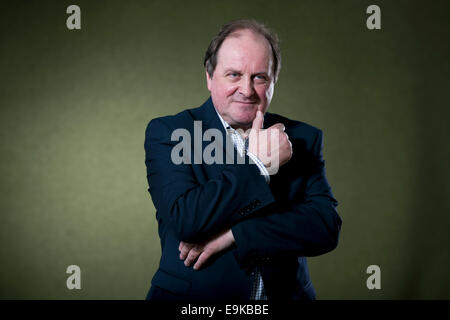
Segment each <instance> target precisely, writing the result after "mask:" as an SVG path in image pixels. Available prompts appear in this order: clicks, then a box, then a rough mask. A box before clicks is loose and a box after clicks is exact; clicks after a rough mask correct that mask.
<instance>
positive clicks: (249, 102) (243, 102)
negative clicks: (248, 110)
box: [234, 101, 256, 104]
mask: <svg viewBox="0 0 450 320" xmlns="http://www.w3.org/2000/svg"><path fill="white" fill-rule="evenodd" d="M234 102H236V103H242V104H255V103H256V101H234Z"/></svg>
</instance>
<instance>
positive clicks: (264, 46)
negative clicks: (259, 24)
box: [217, 30, 272, 72]
mask: <svg viewBox="0 0 450 320" xmlns="http://www.w3.org/2000/svg"><path fill="white" fill-rule="evenodd" d="M271 62H272V49H271V46H270V43H269V41H267V39H266V38H265V37H264V36H262V35H260V34H256V33H254V32H253V31H250V30H238V31H235V32H233V33H232V34H230V35H229V36H228V37H227V38H226V39H225V40H224V41H223V43H222V45H221V47H220V49H219V52H218V55H217V66H221V67H222V68H239V69H242V68H244V69H247V68H250V69H264V71H266V72H267V71H268V68H269V67H270V65H271Z"/></svg>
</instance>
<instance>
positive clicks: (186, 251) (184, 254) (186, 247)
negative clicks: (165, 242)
mask: <svg viewBox="0 0 450 320" xmlns="http://www.w3.org/2000/svg"><path fill="white" fill-rule="evenodd" d="M183 244H184V245H183V248H181V252H180V259H181V260H184V259H186V257H187V255H188V254H189V251H190V250H191V249H192V247H193V246H194V245H193V244H190V243H183Z"/></svg>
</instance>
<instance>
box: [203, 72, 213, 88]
mask: <svg viewBox="0 0 450 320" xmlns="http://www.w3.org/2000/svg"><path fill="white" fill-rule="evenodd" d="M205 73H206V86H207V87H208V90H209V91H210V92H211V86H212V83H211V82H212V79H211V77H210V76H209V73H208V71H206V70H205Z"/></svg>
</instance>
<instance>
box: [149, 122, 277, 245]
mask: <svg viewBox="0 0 450 320" xmlns="http://www.w3.org/2000/svg"><path fill="white" fill-rule="evenodd" d="M171 134H172V129H171V128H170V121H166V120H165V119H164V118H158V119H154V120H152V121H151V122H150V123H149V125H148V126H147V129H146V138H145V154H146V157H145V163H146V167H147V180H148V185H149V189H148V191H149V192H150V194H151V196H152V200H153V203H154V205H155V208H156V210H157V218H158V220H162V221H163V222H164V223H165V224H166V225H167V226H169V227H170V228H172V229H173V231H174V232H175V235H176V236H177V237H178V240H180V241H186V242H198V241H201V240H204V239H206V238H207V237H209V236H212V235H214V234H216V233H218V232H220V231H222V230H224V229H226V228H230V227H231V226H232V225H233V224H234V223H236V222H237V221H240V220H242V219H243V218H244V217H246V216H248V215H250V214H251V213H252V212H254V211H256V210H258V209H260V208H263V207H265V206H267V205H268V204H270V203H272V202H273V201H274V197H273V195H272V192H271V190H270V188H269V187H268V185H267V183H266V182H265V180H264V178H263V177H262V176H261V175H260V172H259V170H258V168H257V167H256V165H255V164H251V163H249V162H248V161H247V162H246V164H227V165H224V170H223V171H222V172H221V174H220V175H218V176H217V178H215V179H210V180H207V181H206V182H205V183H203V184H200V183H199V182H198V179H197V178H196V177H195V173H194V170H193V167H194V166H195V164H184V163H182V164H178V165H177V164H174V163H173V161H172V160H171V152H172V149H173V147H174V146H175V145H176V144H177V143H178V141H171ZM246 160H248V159H246Z"/></svg>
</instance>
